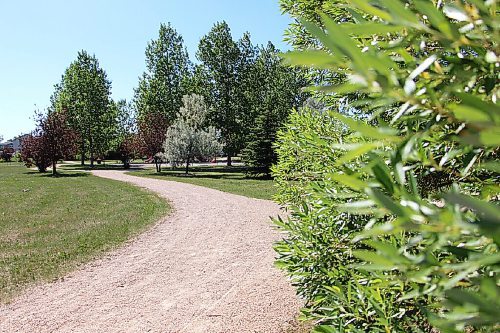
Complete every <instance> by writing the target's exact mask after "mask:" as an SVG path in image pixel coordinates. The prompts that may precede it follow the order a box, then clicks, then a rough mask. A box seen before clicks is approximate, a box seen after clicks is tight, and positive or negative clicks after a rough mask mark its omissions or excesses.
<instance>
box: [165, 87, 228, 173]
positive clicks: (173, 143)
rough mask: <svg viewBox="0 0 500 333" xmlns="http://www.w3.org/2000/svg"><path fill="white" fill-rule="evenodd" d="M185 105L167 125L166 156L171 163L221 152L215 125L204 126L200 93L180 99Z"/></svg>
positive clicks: (204, 116) (203, 103)
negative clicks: (174, 119)
mask: <svg viewBox="0 0 500 333" xmlns="http://www.w3.org/2000/svg"><path fill="white" fill-rule="evenodd" d="M182 101H183V103H184V106H183V107H181V108H180V110H179V114H178V117H177V120H176V121H175V122H174V123H173V124H172V126H170V127H169V128H168V131H167V136H166V139H165V144H164V150H165V157H166V159H167V160H168V161H170V163H172V165H175V164H177V163H179V162H184V163H185V164H186V174H187V173H188V171H189V163H192V162H193V161H194V160H195V159H196V158H200V157H210V156H214V155H216V154H217V153H219V152H220V145H219V143H218V142H217V137H216V133H215V128H213V127H209V128H207V129H204V128H203V127H204V126H203V125H204V124H205V118H206V116H207V112H208V109H207V106H206V105H205V101H204V99H203V97H202V96H200V95H196V94H192V95H186V96H184V97H183V98H182Z"/></svg>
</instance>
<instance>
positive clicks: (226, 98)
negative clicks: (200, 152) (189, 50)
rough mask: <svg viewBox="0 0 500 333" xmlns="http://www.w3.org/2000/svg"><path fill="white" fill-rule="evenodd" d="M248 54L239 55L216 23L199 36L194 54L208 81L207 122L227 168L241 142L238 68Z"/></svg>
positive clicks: (224, 27)
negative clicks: (216, 135)
mask: <svg viewBox="0 0 500 333" xmlns="http://www.w3.org/2000/svg"><path fill="white" fill-rule="evenodd" d="M245 43H246V42H245ZM249 55H250V53H248V52H245V53H242V51H241V49H240V47H239V45H238V44H237V43H236V42H234V41H233V39H232V36H231V32H230V29H229V26H228V25H227V23H226V22H221V23H216V24H215V25H214V27H213V28H212V30H210V32H209V33H208V34H207V35H206V36H204V37H202V39H201V40H200V43H199V46H198V52H197V54H196V57H197V58H198V59H199V60H200V61H201V62H202V64H203V66H204V67H205V72H206V75H207V79H208V81H207V89H208V91H209V97H208V104H209V107H210V109H211V111H210V113H209V116H208V118H209V122H210V123H211V124H212V125H213V126H214V127H215V128H217V129H218V130H219V131H220V139H221V141H222V143H223V145H224V152H225V153H226V155H227V164H228V165H231V157H233V156H235V155H236V154H237V153H238V152H239V150H240V149H241V148H242V145H243V142H244V139H245V131H244V127H243V124H244V121H243V117H244V114H243V113H242V112H241V110H242V109H243V108H244V107H243V106H244V103H245V101H244V99H242V92H241V90H242V89H243V85H241V84H240V83H241V75H242V73H243V72H244V71H243V70H242V68H244V67H245V66H246V62H247V61H246V60H245V59H243V58H245V57H246V56H249Z"/></svg>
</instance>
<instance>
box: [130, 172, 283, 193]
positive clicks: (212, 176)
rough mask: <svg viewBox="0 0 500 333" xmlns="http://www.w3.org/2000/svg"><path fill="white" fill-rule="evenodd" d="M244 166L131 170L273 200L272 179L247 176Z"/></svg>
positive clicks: (140, 174)
mask: <svg viewBox="0 0 500 333" xmlns="http://www.w3.org/2000/svg"><path fill="white" fill-rule="evenodd" d="M244 171H245V169H244V168H243V167H237V166H234V167H223V166H221V167H217V166H215V167H190V168H189V175H186V174H185V173H184V170H183V169H181V168H179V169H177V170H172V169H171V168H169V167H168V168H166V167H165V168H163V169H162V172H161V173H157V172H155V170H154V168H153V169H147V170H141V171H130V172H129V174H130V175H133V176H141V177H149V178H157V179H164V180H172V181H177V182H183V183H189V184H193V185H199V186H205V187H210V188H213V189H216V190H219V191H223V192H229V193H234V194H238V195H243V196H246V197H250V198H257V199H267V200H271V199H272V197H273V195H274V194H275V193H276V190H275V188H274V185H273V181H272V180H271V179H259V178H250V177H247V176H246V175H245V173H244Z"/></svg>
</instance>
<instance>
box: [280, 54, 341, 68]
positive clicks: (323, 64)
mask: <svg viewBox="0 0 500 333" xmlns="http://www.w3.org/2000/svg"><path fill="white" fill-rule="evenodd" d="M281 57H283V59H285V62H286V63H287V64H289V65H292V66H310V67H314V68H318V69H329V68H332V65H333V64H334V63H335V62H337V61H339V59H338V58H337V57H335V56H333V55H331V54H329V53H326V52H325V51H321V50H305V51H290V52H286V53H282V54H281Z"/></svg>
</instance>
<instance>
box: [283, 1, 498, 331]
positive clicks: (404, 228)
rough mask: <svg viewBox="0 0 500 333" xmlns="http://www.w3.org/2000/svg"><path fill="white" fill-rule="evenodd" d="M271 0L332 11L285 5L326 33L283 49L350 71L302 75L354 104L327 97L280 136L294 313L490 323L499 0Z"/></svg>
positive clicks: (394, 321)
mask: <svg viewBox="0 0 500 333" xmlns="http://www.w3.org/2000/svg"><path fill="white" fill-rule="evenodd" d="M282 3H286V4H293V6H292V7H291V8H293V10H295V9H300V8H304V6H305V7H307V8H309V6H314V5H315V4H320V6H328V7H329V8H335V9H336V10H340V11H342V12H343V14H342V15H340V16H339V15H329V14H330V13H328V15H326V14H324V13H322V10H321V9H322V8H323V7H320V8H316V10H313V11H307V12H306V13H304V14H305V15H304V17H302V15H301V13H300V11H299V12H295V13H296V15H297V20H299V19H303V20H302V23H301V25H302V29H303V30H304V31H307V36H310V37H311V38H313V39H314V40H315V41H316V44H321V47H318V49H316V50H311V49H307V50H303V51H294V52H291V53H289V54H287V55H285V58H286V59H287V61H288V62H289V63H291V64H294V65H297V66H305V67H307V68H313V69H317V70H323V69H326V70H328V71H329V72H331V73H338V74H339V76H337V77H336V79H338V78H340V77H343V78H345V79H344V80H343V81H339V80H336V79H334V80H331V81H330V82H326V83H327V84H325V85H322V86H315V87H313V88H314V89H316V90H321V91H325V92H329V93H334V94H335V95H336V97H337V100H341V99H344V100H345V98H348V97H350V95H351V94H352V93H356V94H357V99H356V100H354V101H352V102H353V103H352V105H354V106H355V107H356V109H357V110H358V111H359V113H360V114H361V115H364V117H360V116H358V114H357V113H356V114H355V113H352V112H345V111H342V110H339V103H338V102H333V103H327V104H326V106H327V107H326V108H325V109H323V110H321V112H314V113H311V112H300V113H295V112H294V113H293V114H292V116H291V118H290V123H289V124H287V127H286V129H285V130H282V131H280V134H279V144H278V147H279V148H278V149H279V162H278V164H277V166H276V167H275V168H274V171H275V175H276V178H277V179H278V184H279V187H280V189H279V191H278V192H279V194H278V199H279V201H280V202H282V203H283V204H285V205H286V206H287V208H288V210H289V211H290V212H291V213H290V215H289V218H288V219H286V220H284V221H282V220H280V221H277V224H278V225H279V226H280V227H281V228H282V229H283V230H284V231H285V232H286V233H287V238H286V239H285V240H283V241H281V242H279V244H277V245H276V249H277V251H278V253H279V262H280V266H281V267H285V268H286V269H287V270H288V272H289V274H290V276H291V277H292V278H293V281H294V284H295V285H296V286H297V288H298V292H299V293H300V294H301V295H302V297H303V298H305V300H306V307H307V309H306V310H305V311H303V313H304V314H305V315H306V316H307V317H308V319H311V320H314V321H315V322H316V323H317V324H318V326H319V327H318V328H317V331H321V332H364V331H370V332H389V331H390V332H406V331H412V332H413V331H417V332H436V331H439V332H464V331H465V332H493V331H497V330H498V327H499V325H500V321H499V318H498V315H497V313H499V311H500V301H499V297H498V295H500V286H499V283H498V281H499V280H498V267H499V264H500V256H499V252H498V249H499V246H500V228H499V226H500V223H499V222H500V221H499V219H498V216H500V210H499V208H498V199H499V191H498V186H497V184H498V170H499V169H498V152H499V145H500V139H499V138H500V117H499V114H500V113H499V112H500V108H499V107H498V102H497V100H498V97H499V96H500V95H499V85H498V78H497V72H498V70H497V68H498V66H499V62H500V61H499V60H500V59H499V57H498V44H499V42H500V40H499V35H498V33H497V32H498V24H499V21H498V15H497V8H496V3H495V2H494V1H489V2H488V1H486V2H485V1H418V0H390V1H389V0H380V1H358V0H356V1H355V0H350V1H348V0H329V1H306V0H297V1H288V0H282ZM311 13H316V16H317V20H315V19H311V18H309V17H308V15H309V14H311ZM317 21H320V22H317ZM298 33H299V34H300V31H299V32H298ZM317 82H321V81H317ZM329 119H330V120H335V123H331V126H330V125H329V126H325V123H326V124H328V123H327V121H329ZM299 159H300V160H299ZM297 160H299V161H297ZM297 164H298V165H297ZM297 166H298V167H297ZM492 185H493V186H494V187H492Z"/></svg>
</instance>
